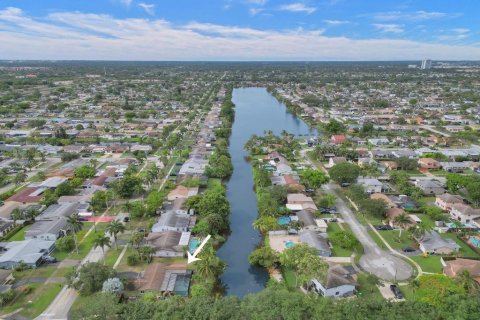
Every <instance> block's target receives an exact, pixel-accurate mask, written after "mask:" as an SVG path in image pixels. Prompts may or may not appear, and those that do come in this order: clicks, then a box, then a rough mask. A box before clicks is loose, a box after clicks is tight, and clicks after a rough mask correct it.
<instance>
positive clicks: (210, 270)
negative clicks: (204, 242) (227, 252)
mask: <svg viewBox="0 0 480 320" xmlns="http://www.w3.org/2000/svg"><path fill="white" fill-rule="evenodd" d="M224 267H225V265H224V264H223V262H222V261H221V260H220V259H219V258H218V257H217V256H216V255H215V253H214V251H213V248H212V247H208V248H205V249H204V250H203V252H202V254H201V260H198V261H196V262H195V270H196V271H197V273H198V274H199V275H200V276H202V277H204V278H214V277H216V276H217V275H218V274H219V273H220V272H221V271H222V270H223V269H224Z"/></svg>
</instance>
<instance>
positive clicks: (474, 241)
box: [468, 237, 480, 248]
mask: <svg viewBox="0 0 480 320" xmlns="http://www.w3.org/2000/svg"><path fill="white" fill-rule="evenodd" d="M468 241H469V242H470V243H471V244H473V245H474V246H475V247H477V248H480V239H479V238H477V237H470V238H469V239H468Z"/></svg>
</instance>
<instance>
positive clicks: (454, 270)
mask: <svg viewBox="0 0 480 320" xmlns="http://www.w3.org/2000/svg"><path fill="white" fill-rule="evenodd" d="M446 264H447V265H446V266H445V267H444V268H443V272H444V273H445V274H446V275H447V276H449V277H455V276H457V275H458V274H459V273H460V272H462V271H463V270H468V272H470V275H471V276H472V277H474V278H475V280H476V281H477V282H479V283H480V261H478V260H470V259H462V258H457V259H455V260H451V261H446Z"/></svg>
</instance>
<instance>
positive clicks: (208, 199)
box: [185, 86, 235, 297]
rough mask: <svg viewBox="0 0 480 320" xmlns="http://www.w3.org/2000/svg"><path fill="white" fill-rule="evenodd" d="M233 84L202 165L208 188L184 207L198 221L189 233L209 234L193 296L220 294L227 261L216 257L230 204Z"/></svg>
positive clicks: (233, 111)
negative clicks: (204, 166) (227, 194)
mask: <svg viewBox="0 0 480 320" xmlns="http://www.w3.org/2000/svg"><path fill="white" fill-rule="evenodd" d="M232 90H233V87H231V86H230V87H228V88H227V89H226V92H225V97H224V100H223V103H222V107H221V109H220V115H219V121H220V123H221V126H220V127H219V128H217V129H216V130H215V131H214V135H215V138H214V139H213V141H214V142H213V145H214V152H213V153H212V155H211V156H210V158H209V161H208V165H207V167H206V168H205V175H206V176H207V177H208V182H207V183H206V186H207V189H206V190H205V192H203V194H199V195H196V196H193V197H189V198H188V199H187V200H186V201H185V206H186V207H187V208H189V209H194V210H195V212H196V213H197V217H198V220H197V223H196V225H195V226H194V228H193V230H192V232H193V234H195V235H196V236H198V237H201V238H203V237H206V236H207V235H211V236H212V240H211V241H210V242H209V243H207V245H206V246H205V248H204V249H203V250H202V251H201V253H200V254H199V256H198V257H199V258H200V259H201V260H198V261H196V262H195V263H194V265H193V268H194V269H195V272H194V274H193V277H192V286H191V290H190V294H191V296H192V297H198V296H210V295H217V294H221V293H222V291H223V290H222V288H221V284H220V281H219V278H220V276H221V274H222V273H223V271H224V270H225V267H226V264H225V263H224V262H223V261H222V260H221V259H220V258H218V257H217V256H216V249H217V248H218V247H220V246H221V245H222V243H223V242H225V237H226V235H227V234H228V231H229V230H230V226H229V216H230V203H229V201H228V199H227V197H226V188H225V182H226V180H227V179H228V178H229V177H230V176H231V174H232V172H233V165H232V161H231V158H230V153H229V150H228V144H229V143H228V139H229V138H230V135H231V132H232V129H231V128H232V124H233V121H234V118H235V105H234V104H233V102H232Z"/></svg>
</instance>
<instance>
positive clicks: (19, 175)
mask: <svg viewBox="0 0 480 320" xmlns="http://www.w3.org/2000/svg"><path fill="white" fill-rule="evenodd" d="M27 178H28V175H27V174H26V173H25V171H20V172H18V173H17V174H16V175H15V177H13V182H14V183H15V184H16V185H19V184H20V183H23V182H25V181H26V180H27Z"/></svg>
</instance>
